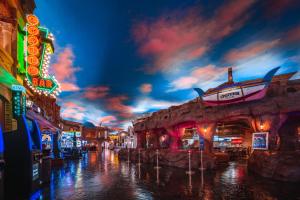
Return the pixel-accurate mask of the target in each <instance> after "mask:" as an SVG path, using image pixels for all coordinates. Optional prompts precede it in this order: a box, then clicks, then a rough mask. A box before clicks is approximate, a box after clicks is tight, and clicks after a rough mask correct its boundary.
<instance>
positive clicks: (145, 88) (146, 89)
mask: <svg viewBox="0 0 300 200" xmlns="http://www.w3.org/2000/svg"><path fill="white" fill-rule="evenodd" d="M140 91H141V92H142V93H145V94H146V93H149V92H151V91H152V85H151V84H149V83H144V84H142V85H141V86H140Z"/></svg>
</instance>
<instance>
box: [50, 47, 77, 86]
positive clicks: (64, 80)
mask: <svg viewBox="0 0 300 200" xmlns="http://www.w3.org/2000/svg"><path fill="white" fill-rule="evenodd" d="M74 59H75V56H74V54H73V51H72V49H71V48H70V47H66V48H65V49H64V50H63V51H62V52H61V53H60V54H59V55H58V58H57V61H56V63H54V64H53V65H52V66H51V70H52V71H53V73H54V75H55V77H56V79H57V80H58V82H59V83H60V84H61V87H62V91H77V90H79V87H78V86H77V85H76V83H75V82H76V77H75V72H77V71H79V70H80V68H78V67H74V66H73V62H74Z"/></svg>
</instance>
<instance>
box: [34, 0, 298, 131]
mask: <svg viewBox="0 0 300 200" xmlns="http://www.w3.org/2000/svg"><path fill="white" fill-rule="evenodd" d="M36 5H37V8H36V10H35V14H36V15H37V16H38V17H39V18H40V22H41V25H43V26H46V27H47V28H49V29H50V31H51V32H52V33H53V34H54V37H55V54H54V56H53V58H52V62H51V63H52V64H51V67H50V68H51V69H50V71H51V72H52V73H53V74H54V75H55V76H56V78H57V80H58V81H59V82H60V83H61V86H62V90H63V92H62V93H61V95H60V96H59V98H58V103H59V104H60V105H61V106H62V116H63V117H64V118H67V119H71V120H75V121H79V122H84V121H90V122H93V123H94V124H99V123H102V124H104V125H110V126H114V127H122V126H123V127H125V126H127V125H129V124H130V121H131V120H132V119H134V118H135V117H137V116H140V115H142V114H143V113H147V112H152V111H155V110H158V109H163V108H167V107H169V106H171V105H177V104H180V103H183V102H186V101H188V100H191V99H193V98H195V97H196V93H194V92H193V91H192V89H191V88H193V87H195V86H197V87H201V88H203V89H208V88H210V87H216V86H217V85H218V84H220V83H223V82H224V81H226V77H227V74H226V72H227V67H228V66H231V67H233V69H234V79H235V81H242V80H246V79H252V78H258V77H262V76H263V75H264V74H265V73H266V72H267V71H268V70H270V69H271V68H273V67H276V66H281V69H280V71H279V72H278V73H287V72H292V71H299V68H300V65H299V62H300V55H299V52H300V48H299V44H300V13H299V8H300V5H299V1H297V0H275V1H274V0H263V1H259V0H243V1H220V0H197V1H192V0H186V1H181V0H180V1H179V0H164V1H150V0H148V1H145V0H144V1H143V0H132V1H121V0H119V1H114V0H99V1H92V0H86V1H84V2H82V1H80V0H72V1H71V0H64V1H60V0H36ZM298 76H299V75H298V74H297V75H296V76H295V77H294V78H296V77H298Z"/></svg>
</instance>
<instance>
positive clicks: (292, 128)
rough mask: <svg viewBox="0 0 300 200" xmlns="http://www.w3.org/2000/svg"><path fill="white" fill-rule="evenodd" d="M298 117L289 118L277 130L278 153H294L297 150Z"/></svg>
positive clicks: (299, 123) (299, 121) (299, 124)
mask: <svg viewBox="0 0 300 200" xmlns="http://www.w3.org/2000/svg"><path fill="white" fill-rule="evenodd" d="M299 126H300V117H299V116H298V117H289V118H288V119H287V120H285V122H284V123H283V124H282V126H281V127H280V128H279V130H278V133H279V136H280V147H279V151H296V149H297V148H298V130H297V129H298V127H299Z"/></svg>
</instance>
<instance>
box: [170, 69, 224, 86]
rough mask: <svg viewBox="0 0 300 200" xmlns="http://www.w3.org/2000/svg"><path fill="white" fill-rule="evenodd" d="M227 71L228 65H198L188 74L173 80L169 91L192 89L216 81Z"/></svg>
mask: <svg viewBox="0 0 300 200" xmlns="http://www.w3.org/2000/svg"><path fill="white" fill-rule="evenodd" d="M226 71H227V68H226V67H216V66H215V65H206V66H203V67H197V68H195V69H194V70H192V71H191V72H190V74H189V75H188V76H182V77H179V78H178V79H175V80H174V81H172V82H171V85H170V86H171V89H170V90H169V91H176V90H183V89H191V88H193V87H196V86H197V87H200V86H203V85H205V84H206V83H209V82H210V83H215V82H217V81H216V80H218V79H219V78H220V77H221V76H222V75H223V74H224V73H226Z"/></svg>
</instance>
